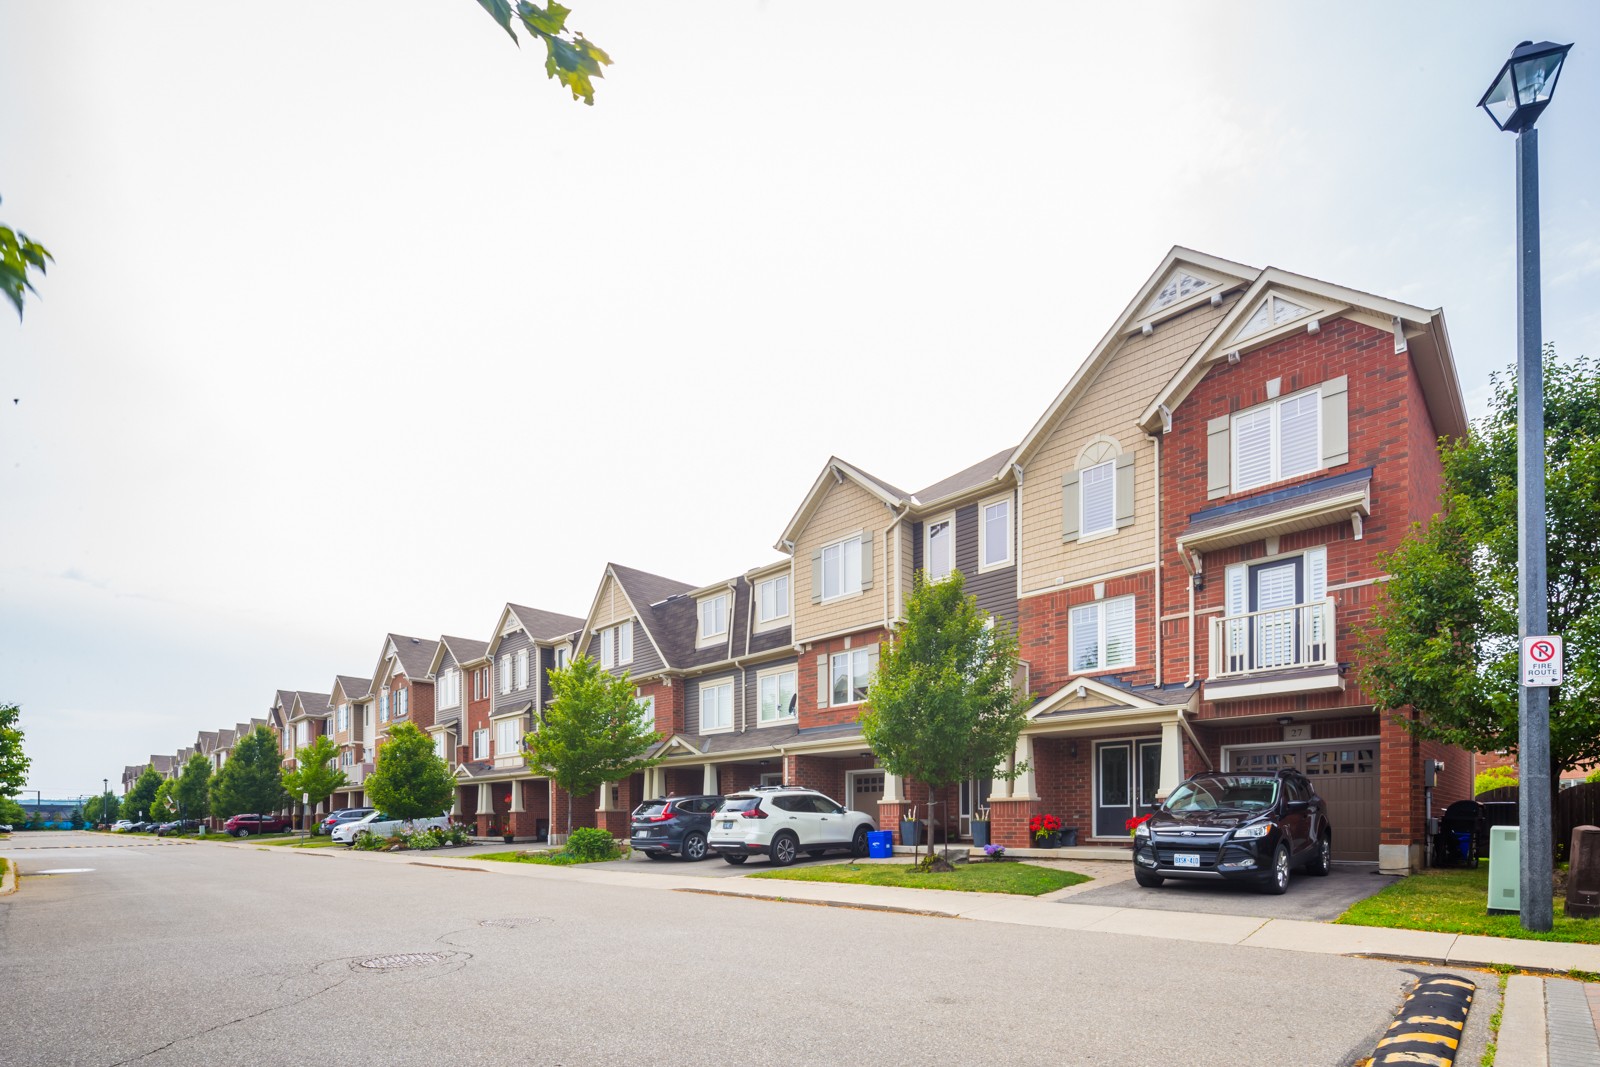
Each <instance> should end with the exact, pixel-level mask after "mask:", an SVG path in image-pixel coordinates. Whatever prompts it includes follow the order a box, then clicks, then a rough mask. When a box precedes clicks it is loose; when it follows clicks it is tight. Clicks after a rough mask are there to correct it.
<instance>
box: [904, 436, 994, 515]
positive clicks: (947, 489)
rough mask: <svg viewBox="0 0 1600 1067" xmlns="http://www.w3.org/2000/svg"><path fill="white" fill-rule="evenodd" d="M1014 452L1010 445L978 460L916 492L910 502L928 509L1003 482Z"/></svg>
mask: <svg viewBox="0 0 1600 1067" xmlns="http://www.w3.org/2000/svg"><path fill="white" fill-rule="evenodd" d="M1016 450H1017V449H1016V446H1015V445H1012V446H1011V447H1009V448H1003V449H1001V450H1000V451H998V452H996V453H995V454H994V455H992V456H988V457H985V458H984V459H980V460H979V461H978V462H976V463H974V464H973V465H972V466H970V467H967V468H965V469H963V470H959V471H957V472H956V473H954V474H952V475H950V476H949V477H948V478H941V479H939V480H938V481H937V482H934V483H933V484H932V485H930V486H928V487H927V488H926V489H919V490H917V491H916V493H915V494H913V495H912V500H913V501H915V502H916V504H917V505H918V506H919V507H928V506H930V505H932V504H937V503H939V502H941V501H943V500H947V499H949V498H950V497H953V496H960V495H961V494H962V493H967V492H971V491H972V490H973V489H976V488H978V487H979V486H983V485H988V484H989V483H991V482H994V483H999V482H1003V481H1005V477H1006V475H1007V474H1008V473H1010V471H1011V455H1012V453H1013V452H1015V451H1016Z"/></svg>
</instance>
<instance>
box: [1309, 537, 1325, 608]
mask: <svg viewBox="0 0 1600 1067" xmlns="http://www.w3.org/2000/svg"><path fill="white" fill-rule="evenodd" d="M1327 595H1328V550H1327V549H1326V548H1311V549H1307V550H1306V593H1305V596H1306V599H1305V602H1306V603H1307V604H1315V603H1318V602H1319V601H1321V600H1322V598H1323V597H1325V596H1327Z"/></svg>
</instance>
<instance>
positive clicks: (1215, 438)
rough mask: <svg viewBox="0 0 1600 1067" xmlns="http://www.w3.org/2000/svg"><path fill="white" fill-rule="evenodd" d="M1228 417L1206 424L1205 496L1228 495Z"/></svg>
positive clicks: (1229, 442)
mask: <svg viewBox="0 0 1600 1067" xmlns="http://www.w3.org/2000/svg"><path fill="white" fill-rule="evenodd" d="M1229 422H1230V419H1229V416H1227V415H1219V416H1217V417H1216V418H1214V419H1212V420H1211V421H1210V422H1208V423H1206V496H1207V497H1208V498H1215V497H1219V496H1227V495H1228V493H1229V491H1230V490H1229V476H1228V458H1229V448H1230V446H1231V444H1232V442H1231V441H1230V440H1229V437H1228V427H1229Z"/></svg>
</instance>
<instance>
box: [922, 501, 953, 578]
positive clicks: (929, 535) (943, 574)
mask: <svg viewBox="0 0 1600 1067" xmlns="http://www.w3.org/2000/svg"><path fill="white" fill-rule="evenodd" d="M955 566H956V517H955V516H954V515H946V516H944V517H942V518H938V519H933V520H930V521H929V522H927V523H925V524H924V525H923V527H922V569H923V571H924V572H925V573H926V574H927V576H928V581H930V582H939V581H943V580H944V579H946V578H948V577H950V572H951V571H953V570H955Z"/></svg>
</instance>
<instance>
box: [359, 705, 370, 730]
mask: <svg viewBox="0 0 1600 1067" xmlns="http://www.w3.org/2000/svg"><path fill="white" fill-rule="evenodd" d="M361 725H362V726H365V727H366V728H367V729H369V730H370V729H372V703H371V702H370V701H369V702H367V703H365V704H363V705H361Z"/></svg>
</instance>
